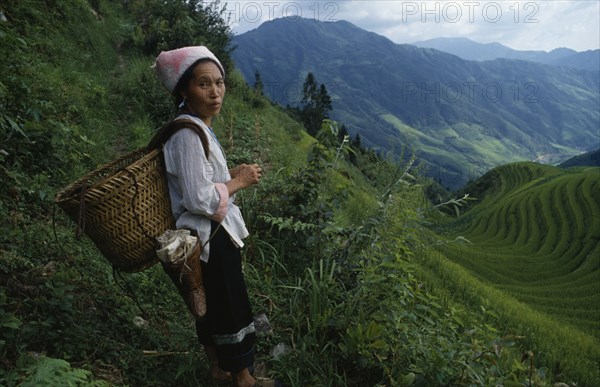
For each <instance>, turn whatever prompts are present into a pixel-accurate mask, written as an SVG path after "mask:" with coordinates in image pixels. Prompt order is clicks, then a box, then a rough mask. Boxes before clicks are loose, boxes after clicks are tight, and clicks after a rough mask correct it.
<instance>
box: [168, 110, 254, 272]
mask: <svg viewBox="0 0 600 387" xmlns="http://www.w3.org/2000/svg"><path fill="white" fill-rule="evenodd" d="M182 118H187V119H191V120H194V121H195V122H196V123H197V124H198V125H199V126H200V127H201V128H202V130H204V133H205V134H206V138H207V139H208V143H209V155H208V159H207V158H206V156H205V153H204V147H203V146H202V142H201V140H200V137H199V136H198V134H197V133H196V132H195V131H194V130H192V129H181V130H179V131H177V132H176V133H175V134H174V135H172V136H171V138H170V139H169V140H168V141H167V142H166V143H165V145H164V148H163V153H164V156H165V165H166V168H167V180H168V183H169V196H170V198H171V207H172V210H173V216H174V217H175V220H176V226H177V228H178V229H180V228H185V229H190V230H194V231H196V233H197V234H198V238H199V240H200V241H201V243H202V244H203V245H204V243H206V242H207V241H208V240H209V238H210V232H211V220H214V221H216V222H219V223H221V227H223V228H224V229H225V231H227V233H228V234H229V236H230V237H231V239H232V240H233V242H234V243H235V244H236V245H237V246H238V247H240V248H241V247H243V246H244V243H243V242H242V239H244V238H245V237H247V236H248V230H247V229H246V225H245V223H244V219H243V218H242V214H241V212H240V209H239V208H238V206H236V205H235V203H234V199H235V195H233V196H231V197H229V192H228V190H227V187H226V186H225V182H227V181H229V180H231V176H230V174H229V169H228V167H227V160H226V159H225V153H224V152H223V149H222V148H221V145H220V144H219V142H218V141H217V138H216V137H215V135H214V133H213V132H212V130H210V128H208V126H206V124H205V123H204V122H203V121H202V120H200V119H199V118H197V117H194V116H191V115H187V114H182V115H180V116H178V117H177V118H176V119H182ZM209 252H210V243H207V244H206V245H205V246H204V247H203V249H202V255H201V259H202V260H203V261H204V262H208V256H209Z"/></svg>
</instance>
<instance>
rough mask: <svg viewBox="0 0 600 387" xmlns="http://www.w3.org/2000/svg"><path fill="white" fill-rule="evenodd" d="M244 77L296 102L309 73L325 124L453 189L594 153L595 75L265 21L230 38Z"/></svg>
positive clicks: (311, 23) (351, 31)
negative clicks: (492, 172)
mask: <svg viewBox="0 0 600 387" xmlns="http://www.w3.org/2000/svg"><path fill="white" fill-rule="evenodd" d="M233 43H234V44H235V45H236V46H237V49H236V50H235V51H234V52H233V59H234V62H235V63H236V66H237V68H238V69H239V70H240V71H241V72H242V74H243V75H244V77H245V78H246V80H247V81H248V82H250V83H252V82H253V80H254V76H255V72H256V71H259V73H260V74H261V77H262V80H263V83H264V92H265V94H267V95H268V96H269V97H270V98H271V99H272V100H273V101H275V102H278V103H280V104H282V105H284V106H285V105H287V104H289V105H292V106H297V105H299V104H300V101H301V91H302V84H303V82H304V79H305V78H306V75H307V73H308V72H313V73H314V74H315V76H316V78H317V81H318V82H319V83H324V84H325V85H326V87H327V89H328V91H329V93H330V95H331V96H332V101H333V112H332V118H334V119H336V120H338V121H339V122H341V123H344V124H346V126H347V127H348V129H349V131H350V132H351V133H352V134H354V133H359V134H360V136H361V140H362V144H363V145H366V146H369V147H374V148H376V149H380V150H382V151H392V152H394V153H396V154H400V153H401V152H402V151H403V150H406V151H408V152H415V153H416V154H417V155H418V156H419V158H420V160H422V161H423V162H424V163H425V164H426V166H427V167H428V170H429V174H430V175H431V176H432V177H434V178H435V179H437V180H439V181H441V182H442V183H443V184H444V185H446V186H447V187H449V188H458V187H460V186H462V185H464V183H466V182H467V181H468V180H472V179H473V178H476V177H478V176H479V175H481V174H483V173H484V172H486V171H487V170H489V169H490V168H492V167H494V166H497V165H500V164H503V163H506V162H512V161H521V160H534V159H537V158H539V157H540V156H544V155H554V158H555V159H556V160H557V161H560V160H562V159H566V158H568V157H570V156H573V155H575V154H579V153H581V151H587V150H591V149H596V148H598V147H600V145H599V134H598V126H599V122H600V112H598V100H599V88H600V87H599V86H600V73H598V72H590V71H583V70H578V69H571V68H557V67H552V66H546V65H541V64H538V63H534V62H526V61H520V60H507V59H498V60H494V61H488V62H476V61H467V60H464V59H461V58H459V57H457V56H455V55H451V54H448V53H444V52H440V51H438V50H435V49H425V48H418V47H416V46H413V45H407V44H395V43H394V42H392V41H391V40H389V39H387V38H385V37H383V36H380V35H377V34H375V33H372V32H368V31H365V30H362V29H360V28H358V27H356V26H354V25H353V24H351V23H349V22H346V21H338V22H331V23H325V22H319V21H316V20H311V19H299V18H292V19H285V18H284V19H275V20H273V21H270V22H266V23H263V24H262V25H261V26H260V27H259V28H257V29H255V30H252V31H248V32H246V33H244V34H241V35H238V36H236V37H235V38H234V41H233Z"/></svg>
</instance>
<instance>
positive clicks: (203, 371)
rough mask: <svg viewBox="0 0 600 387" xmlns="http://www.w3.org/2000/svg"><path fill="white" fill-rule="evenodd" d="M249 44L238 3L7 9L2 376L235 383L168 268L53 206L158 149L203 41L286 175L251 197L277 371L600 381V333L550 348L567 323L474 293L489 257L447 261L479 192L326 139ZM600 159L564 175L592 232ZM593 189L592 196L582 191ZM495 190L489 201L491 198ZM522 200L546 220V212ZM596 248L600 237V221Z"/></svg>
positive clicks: (348, 376)
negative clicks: (170, 53)
mask: <svg viewBox="0 0 600 387" xmlns="http://www.w3.org/2000/svg"><path fill="white" fill-rule="evenodd" d="M231 39H232V35H231V31H230V29H229V26H228V25H227V23H226V21H225V15H224V14H223V9H222V7H221V5H220V4H219V3H218V2H217V3H210V4H208V3H204V2H201V1H183V0H168V1H164V0H139V1H137V0H136V1H108V0H45V1H38V0H9V1H8V2H7V1H5V2H3V3H2V4H1V5H0V42H1V44H0V66H1V67H2V69H3V71H2V72H1V73H0V180H1V182H2V184H0V218H1V219H2V223H1V226H0V230H1V232H0V385H3V386H40V385H59V386H61V385H86V386H87V385H92V386H212V385H213V382H212V381H211V379H210V377H209V364H208V361H207V359H206V357H205V355H204V352H203V351H202V348H201V347H200V346H199V344H198V343H197V339H196V333H195V330H194V322H193V319H192V317H191V316H190V315H189V314H188V312H187V310H186V308H185V305H184V304H183V302H182V301H181V298H180V297H179V295H178V293H177V291H176V289H175V287H174V286H173V284H172V282H171V281H170V280H169V278H168V277H167V276H166V275H165V273H164V272H163V270H162V268H161V267H160V265H154V266H152V267H150V268H149V269H147V270H145V271H143V272H140V273H133V274H131V273H122V272H119V271H116V270H113V268H112V267H111V266H110V264H109V262H108V261H107V260H106V259H105V258H104V257H102V256H101V255H100V253H99V252H98V250H97V249H96V247H95V246H94V245H93V244H92V242H91V241H90V240H89V239H88V238H86V237H83V238H82V239H77V238H75V230H76V228H77V227H76V225H75V224H74V223H73V222H72V221H70V220H69V219H68V218H67V216H66V215H65V214H64V213H63V212H62V211H61V210H60V209H59V208H58V207H56V206H55V205H54V202H53V200H54V197H55V195H56V194H57V193H58V192H59V191H60V190H61V189H62V188H63V187H65V186H66V185H67V184H69V183H71V182H72V181H74V180H76V179H78V178H79V177H81V176H82V175H84V174H86V173H88V172H89V171H92V170H94V169H95V168H98V167H99V166H100V165H102V164H104V163H106V162H109V161H111V160H113V159H114V158H116V157H117V156H119V155H122V154H123V153H125V152H127V151H130V150H133V149H138V148H140V147H142V146H145V145H146V143H147V142H148V140H149V139H150V138H151V136H152V135H153V134H154V133H155V132H156V130H157V129H158V128H159V127H161V126H162V125H163V124H164V123H165V122H166V121H167V120H168V119H169V118H170V117H171V116H172V114H173V113H174V108H175V107H174V106H173V101H172V100H171V98H170V97H169V96H168V95H167V94H166V92H165V91H164V90H163V89H162V88H161V87H160V85H159V83H158V80H157V79H156V76H155V74H154V70H153V69H152V67H151V66H152V64H153V63H154V58H155V57H156V56H157V55H158V53H160V51H161V50H166V49H172V48H176V47H180V46H186V45H192V44H204V45H207V46H208V47H209V48H211V50H212V51H214V52H215V53H217V55H218V56H219V58H220V59H221V60H222V62H223V63H224V64H225V65H226V68H227V74H228V75H227V80H226V86H227V94H226V97H225V104H224V107H223V110H222V112H221V115H220V116H219V117H218V118H217V119H216V120H215V122H214V126H215V127H214V129H215V132H216V133H217V136H218V137H219V139H220V141H221V145H222V146H223V148H224V150H225V152H226V153H227V155H228V160H229V161H230V162H231V163H232V164H237V163H243V162H244V163H250V162H256V163H259V164H260V165H261V166H263V168H264V169H265V173H264V178H263V180H262V181H261V183H260V185H258V186H256V188H255V189H252V190H250V191H247V192H243V193H241V194H240V195H239V196H238V202H239V204H240V205H241V208H242V211H243V214H244V218H245V220H246V223H247V225H248V228H249V229H250V231H251V235H250V237H249V238H248V239H247V240H246V247H245V248H244V250H243V259H244V261H243V265H244V272H245V275H246V279H247V284H248V289H249V294H250V298H251V302H252V306H253V310H254V313H255V315H256V316H262V315H264V316H265V317H267V319H268V320H269V322H270V326H269V327H268V329H265V330H263V331H261V334H260V336H259V340H258V346H257V348H256V353H257V358H256V363H255V373H256V375H257V376H270V377H276V378H278V379H280V380H281V381H283V382H284V384H285V385H286V386H307V385H308V386H361V387H362V386H376V385H385V386H424V385H507V386H509V385H530V386H531V385H540V386H543V385H553V384H554V383H555V382H564V383H567V384H572V385H590V386H591V385H597V384H598V382H599V381H600V379H599V371H598V364H599V358H600V356H598V353H597V352H593V351H592V350H590V351H587V352H584V351H582V352H581V353H574V352H575V351H573V348H582V347H580V346H579V344H580V343H579V342H577V341H569V340H579V339H580V338H581V337H582V336H579V335H580V334H581V335H583V336H585V339H586V340H587V338H588V335H587V333H578V334H574V335H572V336H569V335H563V336H557V337H559V338H566V339H567V341H563V342H559V341H556V340H550V339H549V336H551V335H552V334H553V333H554V332H552V333H549V331H548V327H550V329H552V328H555V327H557V326H558V327H562V325H544V324H539V321H536V320H534V319H529V318H528V316H523V318H517V317H519V316H514V315H512V314H511V313H510V310H508V309H506V308H505V306H506V305H505V303H504V302H503V298H502V297H504V296H505V294H508V293H504V292H503V291H501V290H494V291H491V290H490V291H489V292H488V291H487V288H486V293H485V296H486V297H485V298H481V297H478V296H473V294H478V292H479V291H480V290H481V287H480V283H479V280H478V278H480V277H479V274H477V272H476V271H475V270H474V269H473V270H471V269H472V268H473V267H475V266H473V265H472V266H467V265H465V267H466V268H463V266H460V262H459V260H458V259H457V258H456V257H449V258H448V259H442V257H441V254H438V252H439V251H444V250H443V249H444V248H445V247H448V248H452V247H453V243H452V242H449V241H446V240H445V239H444V238H446V237H447V236H448V235H449V236H452V237H453V238H455V239H456V240H457V241H460V240H465V239H466V238H462V239H461V238H460V235H463V234H459V236H458V237H457V236H456V234H454V233H453V232H463V231H464V230H471V231H472V232H471V231H469V235H467V234H466V233H467V231H464V235H467V236H468V237H472V234H473V235H475V234H476V233H478V232H479V231H478V230H479V229H478V228H476V227H474V228H468V227H467V223H461V219H465V222H467V220H469V221H472V222H475V221H476V220H477V219H478V215H477V214H478V211H480V210H478V207H477V206H474V207H472V208H471V209H470V210H469V212H467V213H463V211H462V210H463V209H464V208H466V207H469V206H471V205H473V201H470V200H468V199H469V197H464V198H462V199H453V198H452V197H451V196H445V194H440V199H438V198H437V196H438V195H437V194H436V195H434V194H433V193H434V192H437V193H441V192H442V190H439V188H435V186H434V185H432V184H431V183H430V182H429V181H428V180H427V179H425V178H423V177H422V176H420V175H419V170H418V169H417V168H416V165H417V164H418V159H415V158H414V157H412V156H411V154H410V153H408V154H406V157H404V159H405V160H406V162H402V163H398V162H397V161H396V160H395V159H387V158H385V157H383V156H381V155H379V154H378V153H376V152H375V151H373V150H369V149H365V148H363V147H360V146H356V145H355V144H351V142H350V141H348V138H347V137H343V136H340V134H341V133H343V132H342V131H341V130H339V128H338V124H337V123H336V122H334V121H329V120H326V121H324V122H323V123H322V127H321V130H319V131H318V132H317V133H316V134H315V136H309V135H308V134H307V132H306V130H305V129H304V128H303V127H302V125H301V124H300V123H299V122H298V121H297V120H296V119H295V118H294V117H293V116H291V115H290V114H289V111H288V110H287V109H284V108H281V107H279V106H277V105H274V104H273V103H271V101H269V100H268V99H267V98H265V97H264V96H263V95H262V94H261V92H260V90H259V89H258V88H255V87H250V86H249V85H247V84H246V82H245V81H244V80H243V77H242V76H241V74H240V73H239V72H238V71H237V69H236V68H235V66H234V63H233V61H232V60H231V57H230V54H231V52H232V46H231V45H230V42H231ZM531 169H532V170H534V168H533V167H532V168H531ZM594 173H597V169H595V170H593V169H592V170H585V171H582V172H581V173H580V174H577V173H575V172H573V174H572V175H569V176H574V177H576V179H575V180H573V181H574V182H575V183H569V182H567V181H566V180H568V177H564V178H561V181H565V183H564V184H565V187H566V188H564V189H562V188H556V190H558V191H561V192H562V191H563V190H564V191H565V192H566V193H567V194H568V195H570V193H571V192H574V194H573V196H572V197H571V196H568V197H569V199H568V200H576V201H577V200H579V198H583V199H585V203H586V204H585V207H578V208H579V209H578V210H577V212H576V214H577V215H576V216H575V218H568V217H567V213H566V212H564V216H563V215H561V219H563V220H565V219H569V220H568V221H569V222H571V221H573V222H575V223H576V224H577V225H578V227H579V226H582V227H579V228H577V229H576V230H577V233H576V235H577V236H579V233H580V231H581V230H583V231H581V232H584V233H585V230H584V229H585V228H586V226H589V228H590V229H591V230H597V228H596V227H597V226H596V224H595V223H590V224H588V223H585V222H587V221H588V220H585V219H588V218H582V219H583V220H581V219H580V218H579V216H583V215H585V213H586V211H587V210H590V211H591V213H592V214H597V208H598V206H597V205H595V207H594V203H596V204H597V202H596V200H597V197H596V196H594V195H596V194H595V193H594V192H597V191H594V188H597V184H596V185H595V186H594V183H589V182H587V181H588V180H586V179H587V178H583V177H581V176H583V175H585V174H592V176H593V174H594ZM586 176H587V175H586ZM536 177H539V176H537V175H536ZM557 181H558V180H557ZM521 183H522V184H523V187H524V188H523V189H526V188H528V184H530V183H529V182H528V180H527V179H524V180H523V181H522V182H521ZM541 183H542V182H541V181H540V184H541ZM579 183H581V184H580V185H582V186H584V187H588V188H589V192H588V190H587V188H586V190H584V191H582V193H578V191H577V190H574V189H573V187H574V185H573V184H575V186H578V184H579ZM475 184H477V182H476V183H475ZM481 184H482V185H481V186H477V187H479V188H481V189H475V188H474V189H473V192H474V195H472V196H475V197H477V195H478V194H480V193H484V192H485V191H486V189H484V188H483V187H487V186H486V185H485V184H484V183H481ZM514 184H518V183H517V182H515V183H514ZM590 184H591V185H590ZM492 186H493V185H492ZM515 189H518V187H517V188H515ZM503 192H506V193H510V190H508V189H506V190H505V191H503ZM539 194H540V195H541V197H544V198H545V197H546V196H544V195H546V194H543V193H542V192H540V193H539ZM433 196H436V200H435V202H432V201H430V200H429V199H428V197H433ZM509 196H510V195H509ZM459 197H462V195H460V196H459ZM482 199H483V200H484V202H485V203H488V202H487V201H486V200H488V199H485V197H482ZM506 200H509V198H508V197H507V198H506ZM544 200H545V199H544ZM552 200H553V202H556V203H557V204H556V205H557V206H560V204H559V203H558V201H559V200H560V199H552ZM471 211H473V212H472V214H473V215H469V213H470V212H471ZM490 211H492V209H490ZM498 211H503V210H502V209H500V210H498ZM588 212H589V211H588ZM456 213H458V214H459V215H461V216H462V215H465V216H466V217H465V218H462V217H461V218H459V220H456ZM519 213H520V214H522V218H521V219H522V223H523V224H527V222H528V220H527V216H528V214H529V212H527V211H526V210H519ZM448 214H452V215H448ZM540 214H541V215H542V216H544V217H546V216H553V215H548V211H544V212H541V213H540ZM561 214H562V213H561ZM484 216H485V217H491V215H490V214H489V213H487V212H486V213H484V214H483V215H482V217H481V219H484ZM536 216H537V214H536ZM494 219H497V220H498V222H501V220H499V219H502V218H501V217H500V216H496V217H495V218H494ZM571 219H573V220H571ZM594 219H596V218H594ZM546 221H548V222H549V221H550V220H546ZM454 222H457V223H454ZM578 222H579V223H578ZM580 222H584V223H581V224H580ZM505 226H506V225H505ZM507 227H508V228H510V226H507ZM553 227H554V226H553ZM555 227H558V226H555ZM484 234H485V233H481V235H482V238H483V235H484ZM532 235H533V233H532ZM535 235H538V236H539V235H540V233H536V234H535ZM570 235H571V234H570ZM573 235H575V234H573ZM586 235H587V234H586ZM448 238H449V237H448ZM582 241H585V242H582V243H584V244H587V243H588V242H589V243H597V234H592V235H590V236H589V237H586V238H584V239H582ZM482 243H485V240H483V239H482ZM561 243H562V244H564V245H566V244H567V243H568V241H565V242H561ZM527 246H529V245H527ZM561 246H562V245H561ZM593 249H596V250H593ZM569 251H571V250H569ZM573 251H575V250H573ZM586 251H587V250H586ZM590 251H592V252H593V251H597V247H593V246H592V250H590ZM578 257H579V256H578ZM434 258H435V259H434ZM580 258H581V259H583V256H581V257H580ZM556 264H557V265H559V264H561V263H560V262H558V261H557V263H556ZM481 267H482V268H486V267H488V266H486V265H483V266H481ZM582 267H583V266H582ZM586 267H587V266H586ZM477 268H478V266H477ZM586 270H587V269H586ZM591 272H592V273H594V272H595V273H597V268H596V271H593V270H592V271H591ZM552 273H553V274H556V273H554V272H552ZM593 275H596V274H593ZM448 278H460V279H461V282H453V281H448V280H447V279H448ZM564 283H566V282H564ZM457 286H459V288H458V290H457ZM592 290H593V289H592ZM509 291H510V292H513V293H515V292H517V293H518V289H517V288H513V289H509ZM513 293H511V294H513ZM481 295H483V293H481ZM594 300H595V301H594V302H596V301H597V300H596V299H594ZM544 305H547V303H545V304H544ZM544 310H545V309H542V312H543V311H544ZM542 312H540V313H542ZM544 316H545V315H544ZM578 316H580V315H578ZM542 319H545V317H543V318H542ZM558 324H560V321H559V322H558ZM572 325H573V321H566V322H565V328H564V329H565V330H566V331H569V332H571V329H572ZM589 327H591V328H593V327H595V325H593V323H591V322H590V325H589ZM561 329H562V328H561ZM595 340H596V341H595V342H594V341H592V344H595V343H596V344H597V337H596V338H595ZM587 343H588V342H587V341H586V342H585V344H586V345H587ZM585 348H587V347H585ZM567 349H568V350H567ZM581 356H585V358H584V359H582V357H581Z"/></svg>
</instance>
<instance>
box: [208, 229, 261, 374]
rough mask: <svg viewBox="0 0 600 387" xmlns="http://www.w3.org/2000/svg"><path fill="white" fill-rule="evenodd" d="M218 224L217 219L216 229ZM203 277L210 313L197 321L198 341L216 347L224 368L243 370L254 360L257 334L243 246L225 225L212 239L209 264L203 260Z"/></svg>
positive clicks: (221, 365) (220, 365)
mask: <svg viewBox="0 0 600 387" xmlns="http://www.w3.org/2000/svg"><path fill="white" fill-rule="evenodd" d="M216 227H217V223H215V222H213V224H212V232H214V231H215V229H216ZM212 232H211V235H212ZM202 277H203V280H204V289H205V291H206V316H205V318H204V319H202V320H201V321H198V322H196V333H197V335H198V340H199V341H200V343H201V344H202V345H204V346H214V347H215V348H216V351H217V357H218V359H219V367H221V369H223V370H225V371H231V372H234V373H235V372H239V371H242V370H243V369H245V368H247V367H249V366H251V365H252V364H253V362H254V343H255V341H256V334H255V331H254V322H253V321H254V320H253V316H252V308H251V306H250V300H249V299H248V292H247V290H246V283H245V281H244V276H243V274H242V259H241V254H240V249H239V248H237V247H236V246H235V244H234V243H233V242H232V241H231V239H230V237H229V234H227V231H225V230H224V229H223V227H219V228H218V230H217V231H216V233H215V235H214V236H213V237H212V239H211V240H210V255H209V259H208V263H205V262H202Z"/></svg>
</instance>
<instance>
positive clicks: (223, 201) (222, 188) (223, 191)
mask: <svg viewBox="0 0 600 387" xmlns="http://www.w3.org/2000/svg"><path fill="white" fill-rule="evenodd" d="M215 188H216V189H217V192H219V196H220V201H219V207H218V208H217V211H215V213H214V215H213V216H211V217H210V218H211V219H212V220H214V221H215V222H221V221H222V220H223V219H224V218H225V215H227V209H228V208H229V206H228V204H229V190H228V189H227V186H226V185H225V184H223V183H215Z"/></svg>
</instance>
